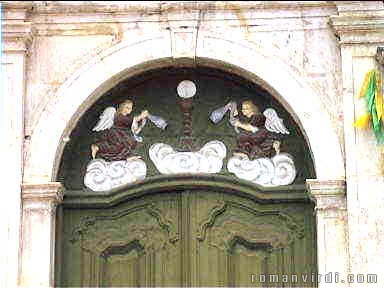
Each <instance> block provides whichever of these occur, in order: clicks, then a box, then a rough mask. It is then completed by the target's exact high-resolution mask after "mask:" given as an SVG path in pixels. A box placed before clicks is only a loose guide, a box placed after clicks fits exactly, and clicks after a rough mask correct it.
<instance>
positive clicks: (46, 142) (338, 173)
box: [24, 33, 345, 182]
mask: <svg viewBox="0 0 384 288" xmlns="http://www.w3.org/2000/svg"><path fill="white" fill-rule="evenodd" d="M240 41H241V42H240ZM263 52H264V53H266V51H262V50H260V49H257V47H254V45H253V44H251V43H249V42H246V41H244V40H239V41H236V42H235V41H234V40H233V39H231V40H229V39H225V38H223V37H222V36H221V37H218V36H216V35H213V36H212V35H210V34H205V35H201V36H199V38H198V42H197V46H196V51H195V53H194V54H193V55H191V57H190V60H191V61H190V62H191V63H194V64H196V65H199V63H204V65H209V66H213V67H217V68H220V69H223V70H229V71H230V72H232V73H237V74H241V75H242V76H243V77H244V76H245V77H246V78H248V79H249V80H251V81H255V82H257V83H258V84H260V85H262V86H263V87H264V88H266V89H267V90H268V91H270V92H271V94H272V95H273V96H274V97H276V98H277V99H278V100H279V101H280V103H282V105H283V106H284V107H285V108H286V109H287V111H288V112H290V113H291V115H292V116H293V117H294V119H295V120H296V122H297V123H298V124H299V126H300V128H301V130H302V132H303V135H305V137H306V141H307V143H308V144H309V147H310V150H311V153H312V156H313V159H314V166H315V171H316V175H317V178H318V179H322V180H335V179H337V180H343V179H344V178H345V169H344V161H343V155H342V149H341V143H340V140H339V138H338V136H337V135H336V133H335V130H334V129H333V127H332V123H331V121H330V119H329V117H327V115H328V112H327V110H326V109H325V108H323V106H322V105H323V104H322V103H321V101H320V97H319V95H317V94H316V93H315V91H314V89H312V88H311V87H310V86H309V85H308V84H307V83H305V81H304V80H303V79H300V78H299V76H297V73H296V72H295V71H293V69H290V68H289V67H288V66H287V65H284V64H283V63H281V62H277V61H275V60H273V59H272V58H271V57H270V56H268V55H265V54H264V53H263ZM178 63H179V62H178V61H177V59H175V58H173V52H172V41H171V36H170V34H169V33H163V34H158V35H156V36H153V37H151V38H146V39H143V40H142V41H138V42H135V43H129V42H128V43H127V42H123V43H120V44H118V45H116V46H113V47H111V48H110V49H108V50H107V51H104V52H103V53H101V54H100V55H98V57H97V58H95V59H93V60H92V61H91V62H89V63H88V64H86V65H85V66H84V67H82V68H81V69H80V70H78V71H77V72H76V73H75V74H73V75H72V77H70V78H69V79H68V80H67V81H66V82H65V83H64V84H63V85H62V86H61V87H60V89H59V90H58V91H57V93H56V95H55V96H54V97H53V98H52V99H51V100H50V102H49V103H48V105H47V109H45V110H44V112H43V113H42V115H41V117H40V120H39V121H38V123H37V126H36V127H35V129H34V130H33V133H32V137H31V144H30V148H29V151H27V153H28V156H27V158H28V161H27V163H26V167H25V170H24V182H36V181H38V182H45V181H54V179H55V178H56V174H57V170H58V166H59V162H60V156H61V154H62V151H63V148H64V146H65V140H66V138H67V137H68V135H69V134H70V132H71V130H72V129H73V128H74V127H75V125H76V123H77V121H78V120H79V119H80V117H81V115H82V114H83V113H84V112H85V111H86V110H87V109H88V108H89V107H90V106H91V105H92V104H93V103H94V102H95V101H96V100H97V99H98V98H99V97H100V96H101V95H102V94H103V93H104V92H106V91H107V90H108V89H110V88H111V87H113V86H114V85H116V84H117V83H118V82H120V81H121V80H122V79H124V78H127V77H130V76H132V75H135V74H138V73H140V72H142V71H145V70H147V69H153V68H155V67H162V66H168V65H177V64H178ZM282 79H284V81H282ZM320 130H321V133H319V132H320ZM324 139H326V141H324ZM41 159H45V161H44V162H42V161H41ZM329 163H332V169H329Z"/></svg>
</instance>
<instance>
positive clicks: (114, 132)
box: [84, 100, 167, 191]
mask: <svg viewBox="0 0 384 288" xmlns="http://www.w3.org/2000/svg"><path fill="white" fill-rule="evenodd" d="M132 110H133V101H132V100H125V101H124V102H122V103H121V104H120V105H119V107H118V109H116V108H114V107H107V108H105V109H104V111H103V113H102V114H101V116H100V119H99V121H98V122H97V124H96V125H95V127H94V128H93V129H92V130H93V131H96V132H100V133H101V134H100V135H98V136H99V137H98V139H97V140H96V141H95V143H93V144H92V145H91V154H92V158H93V160H92V161H91V162H90V163H89V164H88V165H87V171H86V174H85V176H84V184H85V186H86V187H88V188H90V189H92V190H94V191H106V190H110V189H112V188H115V187H118V186H120V185H124V184H128V183H131V182H134V181H137V180H141V179H144V178H145V176H146V173H147V167H146V164H145V162H144V161H143V160H141V159H140V157H141V156H139V155H136V154H135V149H136V146H137V143H139V142H142V141H143V138H142V137H141V136H139V134H140V132H141V131H142V129H143V128H144V126H145V125H146V123H147V119H148V120H150V121H151V122H152V123H153V124H154V125H155V126H156V127H158V128H161V129H165V128H166V126H167V122H166V121H165V120H164V119H163V118H161V117H159V116H155V115H151V114H150V113H149V112H148V111H147V110H144V111H142V112H141V113H140V114H139V115H137V116H133V115H132Z"/></svg>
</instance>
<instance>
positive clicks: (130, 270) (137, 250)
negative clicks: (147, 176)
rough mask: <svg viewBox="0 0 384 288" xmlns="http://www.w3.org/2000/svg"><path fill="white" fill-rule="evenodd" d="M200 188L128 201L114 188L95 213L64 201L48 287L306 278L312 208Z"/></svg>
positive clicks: (311, 268) (312, 267) (310, 267)
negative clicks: (53, 280) (110, 198)
mask: <svg viewBox="0 0 384 288" xmlns="http://www.w3.org/2000/svg"><path fill="white" fill-rule="evenodd" d="M179 180H180V179H179ZM200 180H201V179H200ZM176 181H177V180H176ZM208 182H209V181H208ZM208 182H205V184H204V185H203V184H202V182H200V185H195V186H193V185H191V186H190V187H189V189H187V188H185V189H180V187H178V186H177V185H176V186H167V189H165V188H166V186H162V187H158V190H157V191H156V189H147V190H146V191H149V192H148V193H143V192H142V191H141V193H140V197H139V196H138V195H137V194H136V195H135V197H131V198H129V199H130V200H128V201H127V195H128V194H130V193H131V194H130V195H131V196H132V193H133V192H132V190H131V191H129V190H130V189H125V190H124V189H122V190H121V191H120V192H118V193H117V194H120V196H119V197H120V199H121V201H117V202H110V201H107V200H106V201H105V203H104V207H100V206H101V205H100V201H99V202H98V201H96V200H94V201H93V202H94V203H93V204H92V203H91V202H92V201H91V200H90V199H88V200H87V201H84V198H83V199H82V200H80V198H81V197H78V199H77V200H78V202H77V203H78V205H77V206H76V205H75V204H74V203H75V202H76V201H75V200H74V199H75V198H76V197H77V196H76V197H75V196H72V198H71V197H69V198H71V200H70V201H68V202H67V203H64V205H63V207H61V209H62V212H63V217H62V219H58V220H60V221H61V223H62V224H61V225H62V227H63V228H62V229H61V231H59V233H58V242H57V243H58V245H57V249H56V253H57V254H56V255H57V265H62V267H61V269H59V270H58V272H57V274H56V285H57V286H64V287H65V286H82V287H106V286H114V287H118V286H135V287H139V286H239V285H241V286H253V287H255V286H256V287H257V286H260V287H263V285H268V284H266V283H257V281H258V278H255V279H256V280H257V281H255V282H251V277H252V274H253V275H259V274H265V275H269V274H271V273H272V274H277V275H283V274H287V275H291V274H293V273H306V274H310V273H313V272H316V253H315V251H316V249H315V232H314V227H313V222H312V212H313V211H312V206H311V204H310V203H309V202H308V201H307V200H306V197H305V196H304V197H302V199H301V201H299V200H297V199H296V200H295V201H294V203H288V202H289V201H288V202H287V201H286V202H284V201H282V200H281V199H280V200H279V201H274V200H273V199H269V200H267V199H266V198H265V199H262V198H263V197H255V196H254V195H255V193H254V194H253V196H252V195H249V194H248V196H249V197H244V196H245V195H244V194H245V193H244V191H245V187H242V186H241V185H239V187H240V189H239V190H238V191H237V192H236V191H234V190H228V189H220V185H218V183H217V182H216V183H215V182H213V183H211V184H210V185H207V183H208ZM152 184H153V183H152ZM221 184H223V183H221ZM227 186H228V185H227ZM186 187H188V185H186ZM147 188H148V187H147ZM299 190H300V189H299ZM299 190H298V191H296V192H294V191H292V193H299V192H300V191H299ZM257 192H259V193H261V194H260V195H262V194H263V193H265V195H266V194H267V193H266V191H257ZM280 192H281V191H280ZM117 194H115V195H114V197H115V199H116V197H117ZM123 194H124V195H125V196H124V195H123ZM276 194H278V192H276ZM280 196H282V195H280ZM82 197H84V196H82ZM274 197H276V195H275V196H274ZM105 198H106V199H107V197H105ZM281 198H283V197H281ZM95 199H96V198H95ZM123 199H125V200H123ZM260 200H262V201H260ZM82 201H83V202H82ZM97 202H98V203H99V204H96V203H97ZM291 202H292V201H291ZM111 203H113V204H111ZM59 246H60V247H59ZM279 281H281V279H280V280H279ZM273 284H274V285H279V284H282V283H281V282H279V283H273ZM284 285H285V286H286V287H295V285H297V286H307V287H316V284H315V283H312V284H310V286H308V284H305V283H297V284H296V283H290V282H288V283H284Z"/></svg>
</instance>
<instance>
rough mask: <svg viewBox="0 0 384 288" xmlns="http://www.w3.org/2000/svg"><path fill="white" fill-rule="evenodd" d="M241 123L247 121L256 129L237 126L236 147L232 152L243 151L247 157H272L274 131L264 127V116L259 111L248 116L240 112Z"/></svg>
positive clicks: (274, 138)
mask: <svg viewBox="0 0 384 288" xmlns="http://www.w3.org/2000/svg"><path fill="white" fill-rule="evenodd" d="M239 118H240V119H239V120H240V121H241V122H242V123H249V124H251V125H252V126H254V127H256V128H257V129H258V130H257V131H256V132H255V133H252V132H249V131H245V130H243V129H241V128H239V130H240V133H239V135H238V136H237V147H236V149H235V150H234V152H237V153H244V154H246V155H247V156H248V157H249V159H255V158H260V157H272V156H273V153H274V149H273V142H274V141H275V140H277V137H276V135H275V133H272V132H270V131H268V130H267V129H266V128H265V121H266V117H265V116H264V115H263V114H261V113H256V114H254V115H252V116H251V117H250V118H247V117H245V116H244V115H242V114H240V117H239Z"/></svg>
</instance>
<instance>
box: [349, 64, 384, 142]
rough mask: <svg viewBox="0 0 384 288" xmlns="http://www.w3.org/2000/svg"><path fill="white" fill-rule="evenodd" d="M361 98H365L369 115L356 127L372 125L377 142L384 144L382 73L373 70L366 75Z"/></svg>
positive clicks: (363, 116) (361, 119)
mask: <svg viewBox="0 0 384 288" xmlns="http://www.w3.org/2000/svg"><path fill="white" fill-rule="evenodd" d="M359 96H360V97H364V98H365V102H366V104H367V113H365V114H364V115H362V116H361V117H359V119H357V121H356V122H355V126H356V127H358V128H367V127H368V126H369V123H371V125H372V128H373V132H374V133H375V136H376V139H377V141H378V142H379V143H380V144H384V125H383V124H384V119H383V118H384V115H383V113H384V107H383V92H382V76H381V72H380V71H378V70H371V71H369V72H368V73H367V74H366V75H365V79H364V83H363V86H362V87H361V91H360V95H359Z"/></svg>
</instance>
